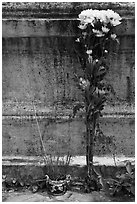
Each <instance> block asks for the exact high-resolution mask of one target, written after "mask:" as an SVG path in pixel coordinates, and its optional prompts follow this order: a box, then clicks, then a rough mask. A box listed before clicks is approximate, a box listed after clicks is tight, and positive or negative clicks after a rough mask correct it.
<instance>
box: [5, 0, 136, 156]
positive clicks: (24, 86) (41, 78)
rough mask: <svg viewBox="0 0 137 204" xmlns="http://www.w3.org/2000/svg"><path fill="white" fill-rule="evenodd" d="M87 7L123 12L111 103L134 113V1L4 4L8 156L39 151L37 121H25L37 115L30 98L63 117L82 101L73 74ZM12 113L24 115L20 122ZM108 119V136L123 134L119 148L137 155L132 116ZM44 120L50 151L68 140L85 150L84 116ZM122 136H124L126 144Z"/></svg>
mask: <svg viewBox="0 0 137 204" xmlns="http://www.w3.org/2000/svg"><path fill="white" fill-rule="evenodd" d="M83 8H95V9H97V8H99V9H102V8H104V9H107V8H110V9H113V10H115V11H117V12H119V13H120V15H121V16H122V17H123V22H122V24H121V25H119V26H118V27H117V28H116V33H117V34H118V37H119V40H120V45H119V46H118V45H116V46H113V47H112V52H111V53H110V56H109V63H110V72H109V74H108V76H107V80H108V82H110V84H112V86H113V87H114V90H115V92H116V95H115V96H113V95H111V97H110V100H109V103H108V105H109V106H112V107H111V109H112V112H114V109H115V107H117V105H119V107H120V112H123V109H122V108H123V106H124V107H125V109H124V111H125V110H126V111H127V109H126V108H127V104H128V105H129V106H130V108H129V109H130V113H131V107H132V106H133V104H134V61H135V57H134V54H135V47H134V44H135V18H134V14H135V13H134V4H133V3H93V2H92V3H79V2H76V3H75V2H68V3H50V2H49V3H3V22H2V37H3V40H2V43H3V46H2V54H3V57H2V63H3V67H2V74H3V76H2V80H3V81H2V83H3V84H2V88H3V93H2V95H3V115H6V116H7V117H5V118H3V154H4V155H28V156H29V155H39V154H40V151H41V150H40V148H41V147H40V143H39V136H38V132H37V126H36V123H35V122H36V121H29V122H24V121H23V122H22V117H23V116H25V115H34V110H33V107H32V103H31V102H32V101H35V104H36V106H37V112H38V114H39V115H41V114H44V115H47V113H49V116H48V117H51V115H50V111H49V110H52V111H54V112H55V114H56V115H58V114H59V113H60V114H61V115H62V116H63V115H64V113H65V114H66V112H67V110H68V109H69V112H71V113H72V111H71V108H72V107H73V105H74V103H75V102H77V101H82V96H81V92H80V90H79V89H77V87H76V82H75V81H74V76H73V73H74V72H76V73H77V74H82V73H81V69H80V64H79V61H78V58H77V56H76V54H75V52H74V41H75V39H76V38H77V36H78V33H79V29H78V28H77V25H78V22H77V20H76V18H77V15H78V14H79V13H80V11H81V10H83ZM109 106H108V107H109ZM55 108H56V109H55ZM108 109H109V108H108ZM62 110H64V112H63V111H62ZM106 110H107V108H106ZM55 114H54V117H55ZM13 115H18V116H19V117H20V119H19V121H20V122H19V123H18V122H17V120H16V119H15V120H14V118H13ZM9 116H10V117H9ZM46 117H47V116H46ZM9 118H10V120H11V122H9ZM104 120H105V119H104ZM25 121H27V120H26V119H25ZM110 121H111V122H107V123H106V124H109V128H108V129H109V130H110V133H109V134H108V131H107V130H106V129H105V125H103V127H104V128H103V129H104V131H106V134H107V135H115V136H116V138H117V141H119V138H120V141H121V145H120V144H119V147H118V149H119V150H118V153H119V154H120V153H124V154H129V155H134V140H133V138H134V119H133V118H130V119H126V120H122V122H121V123H122V125H120V124H119V119H117V122H116V123H115V124H117V125H116V126H117V128H116V127H115V125H113V124H114V121H113V120H112V119H110ZM62 122H63V121H62ZM44 123H45V122H42V121H41V122H40V126H41V131H42V132H43V131H45V133H44V135H43V137H44V141H45V145H46V149H47V151H48V152H50V150H49V146H50V143H51V144H52V148H54V150H55V149H56V151H55V152H54V151H51V152H52V153H57V149H58V146H57V145H58V144H59V145H60V148H59V149H60V150H61V152H62V153H63V151H65V147H66V146H67V145H68V144H70V145H69V148H68V149H70V150H71V151H72V152H71V153H72V154H73V155H75V154H84V149H85V147H84V146H83V145H82V144H84V143H85V142H82V141H83V134H82V132H83V131H84V122H83V120H82V121H80V122H79V121H72V122H71V123H70V124H69V123H68V122H66V123H63V124H59V125H58V124H56V123H55V124H51V126H46V125H45V124H44ZM46 123H47V122H46ZM104 123H105V122H103V120H102V124H104ZM130 124H132V125H130ZM69 125H70V126H69ZM123 128H124V129H123ZM128 131H129V132H128ZM68 132H69V135H70V136H69V139H68V136H67V134H68ZM125 135H126V136H125ZM56 136H57V137H58V138H59V139H57V138H56ZM60 137H61V138H62V139H60ZM124 137H125V138H126V139H124V144H123V145H122V141H123V138H124ZM130 137H131V139H130ZM61 140H62V142H61V143H60V142H59V141H61ZM129 141H130V142H129ZM48 142H49V143H48ZM126 144H128V146H126ZM61 145H62V146H61ZM55 146H56V148H55ZM122 148H124V150H121V149H122ZM70 150H67V151H70ZM130 150H131V151H130ZM64 153H65V152H64Z"/></svg>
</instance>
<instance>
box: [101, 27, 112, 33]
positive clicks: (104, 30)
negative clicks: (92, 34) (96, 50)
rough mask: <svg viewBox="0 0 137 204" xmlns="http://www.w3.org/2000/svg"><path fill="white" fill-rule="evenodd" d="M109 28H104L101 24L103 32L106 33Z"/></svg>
mask: <svg viewBox="0 0 137 204" xmlns="http://www.w3.org/2000/svg"><path fill="white" fill-rule="evenodd" d="M109 30H110V29H109V28H106V27H105V26H102V31H103V33H108V32H109Z"/></svg>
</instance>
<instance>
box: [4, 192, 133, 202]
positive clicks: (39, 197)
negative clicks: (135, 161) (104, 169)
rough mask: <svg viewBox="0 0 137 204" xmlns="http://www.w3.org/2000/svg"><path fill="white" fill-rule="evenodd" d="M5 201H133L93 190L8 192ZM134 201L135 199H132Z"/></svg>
mask: <svg viewBox="0 0 137 204" xmlns="http://www.w3.org/2000/svg"><path fill="white" fill-rule="evenodd" d="M2 201H3V202H113V201H114V202H115V201H116V202H117V201H126V202H128V201H132V200H131V199H130V198H128V199H127V198H125V199H124V200H121V199H120V198H112V197H108V196H106V195H105V194H104V192H102V191H101V192H97V191H93V192H92V193H79V192H73V191H67V192H66V193H65V194H64V195H60V196H51V195H48V193H47V192H37V193H32V192H31V191H28V190H26V191H24V192H8V193H7V192H6V193H3V196H2ZM132 202H133V201H132Z"/></svg>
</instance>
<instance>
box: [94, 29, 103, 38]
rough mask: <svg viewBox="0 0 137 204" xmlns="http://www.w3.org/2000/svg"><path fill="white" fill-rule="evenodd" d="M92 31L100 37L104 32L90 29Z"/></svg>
mask: <svg viewBox="0 0 137 204" xmlns="http://www.w3.org/2000/svg"><path fill="white" fill-rule="evenodd" d="M92 31H93V33H95V34H96V36H97V37H102V36H104V34H103V33H102V32H101V31H100V30H96V29H92Z"/></svg>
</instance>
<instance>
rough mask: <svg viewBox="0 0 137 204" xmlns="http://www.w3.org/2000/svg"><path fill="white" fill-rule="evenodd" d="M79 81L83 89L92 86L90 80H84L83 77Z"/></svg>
mask: <svg viewBox="0 0 137 204" xmlns="http://www.w3.org/2000/svg"><path fill="white" fill-rule="evenodd" d="M79 81H80V83H79V84H80V86H81V87H82V88H83V89H85V88H87V87H89V86H90V82H89V80H85V79H83V78H82V77H80V79H79Z"/></svg>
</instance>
